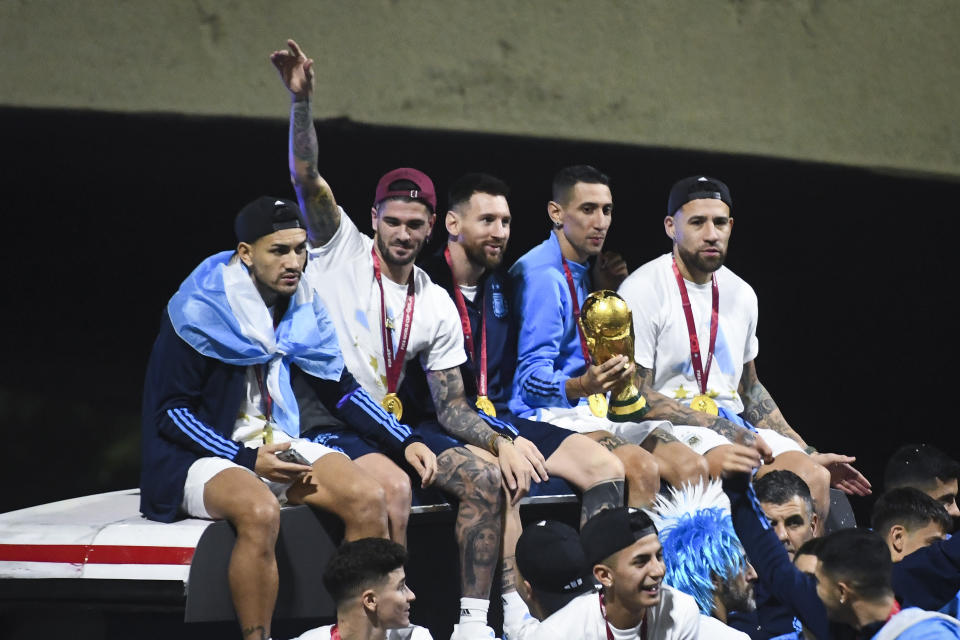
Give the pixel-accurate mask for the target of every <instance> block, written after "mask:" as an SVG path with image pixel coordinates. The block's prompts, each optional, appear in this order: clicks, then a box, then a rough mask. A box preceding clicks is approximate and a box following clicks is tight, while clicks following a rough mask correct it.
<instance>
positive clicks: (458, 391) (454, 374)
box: [427, 367, 497, 450]
mask: <svg viewBox="0 0 960 640" xmlns="http://www.w3.org/2000/svg"><path fill="white" fill-rule="evenodd" d="M427 384H428V385H429V386H430V395H431V396H432V397H433V406H434V407H436V410H437V420H439V421H440V424H441V425H443V428H444V429H446V430H447V431H449V432H450V433H451V434H453V435H455V436H456V437H458V438H460V439H461V440H463V441H464V442H466V443H468V444H472V445H474V446H477V447H480V448H481V449H484V450H486V449H488V448H489V444H490V439H491V438H493V436H494V435H496V434H497V432H496V431H494V430H493V429H492V428H491V427H490V425H488V424H487V423H486V422H484V421H483V419H481V418H480V415H479V414H478V413H477V412H476V411H474V409H473V407H471V406H470V403H469V402H467V398H466V396H465V395H464V392H463V378H462V377H461V376H460V368H459V367H451V368H450V369H444V370H442V371H427Z"/></svg>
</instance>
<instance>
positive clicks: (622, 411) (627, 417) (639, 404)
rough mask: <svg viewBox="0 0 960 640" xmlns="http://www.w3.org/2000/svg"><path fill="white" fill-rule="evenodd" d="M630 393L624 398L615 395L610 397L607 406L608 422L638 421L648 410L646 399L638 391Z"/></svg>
mask: <svg viewBox="0 0 960 640" xmlns="http://www.w3.org/2000/svg"><path fill="white" fill-rule="evenodd" d="M633 391H635V393H631V394H630V395H628V396H627V397H626V398H623V397H621V396H619V395H618V396H617V397H615V398H611V399H610V406H609V407H608V408H607V420H609V421H610V422H639V421H640V420H641V419H643V416H644V415H645V414H646V413H647V412H648V411H650V407H648V406H647V399H646V398H644V397H643V396H642V395H641V394H640V392H639V391H636V389H635V388H634V389H633Z"/></svg>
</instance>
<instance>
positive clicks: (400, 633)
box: [293, 624, 433, 640]
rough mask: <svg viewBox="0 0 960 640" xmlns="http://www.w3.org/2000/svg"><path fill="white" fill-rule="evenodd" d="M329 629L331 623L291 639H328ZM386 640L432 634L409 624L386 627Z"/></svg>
mask: <svg viewBox="0 0 960 640" xmlns="http://www.w3.org/2000/svg"><path fill="white" fill-rule="evenodd" d="M331 629H333V625H332V624H328V625H327V626H325V627H317V628H316V629H310V630H309V631H304V632H303V633H302V634H301V635H299V636H297V637H296V638H293V640H330V630H331ZM387 640H433V636H432V635H430V631H428V630H427V629H426V628H424V627H418V626H417V625H411V626H409V627H407V628H406V629H387Z"/></svg>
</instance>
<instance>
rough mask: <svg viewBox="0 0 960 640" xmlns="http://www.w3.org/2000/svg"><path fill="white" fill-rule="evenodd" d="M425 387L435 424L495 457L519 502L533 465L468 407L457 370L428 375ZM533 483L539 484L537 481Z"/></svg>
mask: <svg viewBox="0 0 960 640" xmlns="http://www.w3.org/2000/svg"><path fill="white" fill-rule="evenodd" d="M427 384H428V385H429V386H430V395H431V396H432V397H433V406H434V407H436V409H437V420H439V422H440V424H441V425H442V426H443V428H444V429H446V430H447V431H448V432H450V433H451V434H452V435H454V436H456V437H457V438H460V439H461V440H463V441H464V442H466V443H467V444H472V445H474V446H475V447H479V448H480V449H483V450H484V451H489V452H490V453H492V454H493V455H495V456H497V462H498V463H499V464H500V471H501V473H502V474H503V479H504V482H505V484H506V485H507V488H508V489H509V490H510V496H511V498H512V502H513V503H516V502H517V501H519V500H520V498H522V497H523V496H524V495H526V493H527V491H529V490H530V481H531V479H533V477H534V475H535V474H536V471H535V470H534V467H533V464H531V462H530V461H529V460H528V459H527V458H526V457H524V456H523V455H521V454H520V452H519V451H517V449H516V448H515V447H514V446H513V443H512V442H510V440H508V439H507V438H504V437H502V436H500V434H499V433H498V432H497V431H495V430H493V429H492V428H490V426H489V425H488V424H487V423H486V422H484V421H483V419H482V418H481V417H480V414H478V413H477V412H476V411H474V409H473V407H471V406H470V403H469V402H467V398H466V396H465V395H464V393H463V378H462V377H460V367H451V368H449V369H443V370H440V371H427ZM531 444H532V443H531ZM535 448H536V447H534V449H535ZM538 453H539V452H538ZM536 481H537V482H539V479H537V480H536Z"/></svg>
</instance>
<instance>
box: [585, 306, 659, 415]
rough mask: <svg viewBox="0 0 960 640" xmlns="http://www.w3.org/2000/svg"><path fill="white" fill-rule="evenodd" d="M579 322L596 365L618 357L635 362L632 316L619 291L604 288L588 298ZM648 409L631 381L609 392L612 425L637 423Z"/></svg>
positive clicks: (608, 408)
mask: <svg viewBox="0 0 960 640" xmlns="http://www.w3.org/2000/svg"><path fill="white" fill-rule="evenodd" d="M579 322H580V328H581V329H582V330H583V335H584V337H585V338H586V340H587V349H588V350H589V351H590V356H591V357H592V358H593V360H594V362H597V363H600V362H606V361H607V360H609V359H610V358H612V357H613V356H617V355H624V356H626V357H627V358H628V359H629V361H630V362H633V314H632V313H631V312H630V307H628V306H627V303H626V301H625V300H624V299H623V298H621V297H620V296H619V295H617V294H616V292H614V291H609V290H607V289H603V290H601V291H595V292H593V293H591V294H590V295H589V296H587V299H586V300H584V301H583V309H582V310H581V311H580V320H579ZM649 410H650V408H649V407H648V406H647V399H646V398H644V397H643V396H642V395H641V394H640V390H639V389H637V386H636V385H635V384H634V383H633V381H632V380H629V381H627V382H626V383H624V384H622V385H620V386H619V387H618V388H615V389H613V391H611V392H610V402H609V405H608V407H607V419H608V420H610V421H612V422H637V421H638V420H640V418H642V417H643V414H645V413H646V412H647V411H649Z"/></svg>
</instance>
